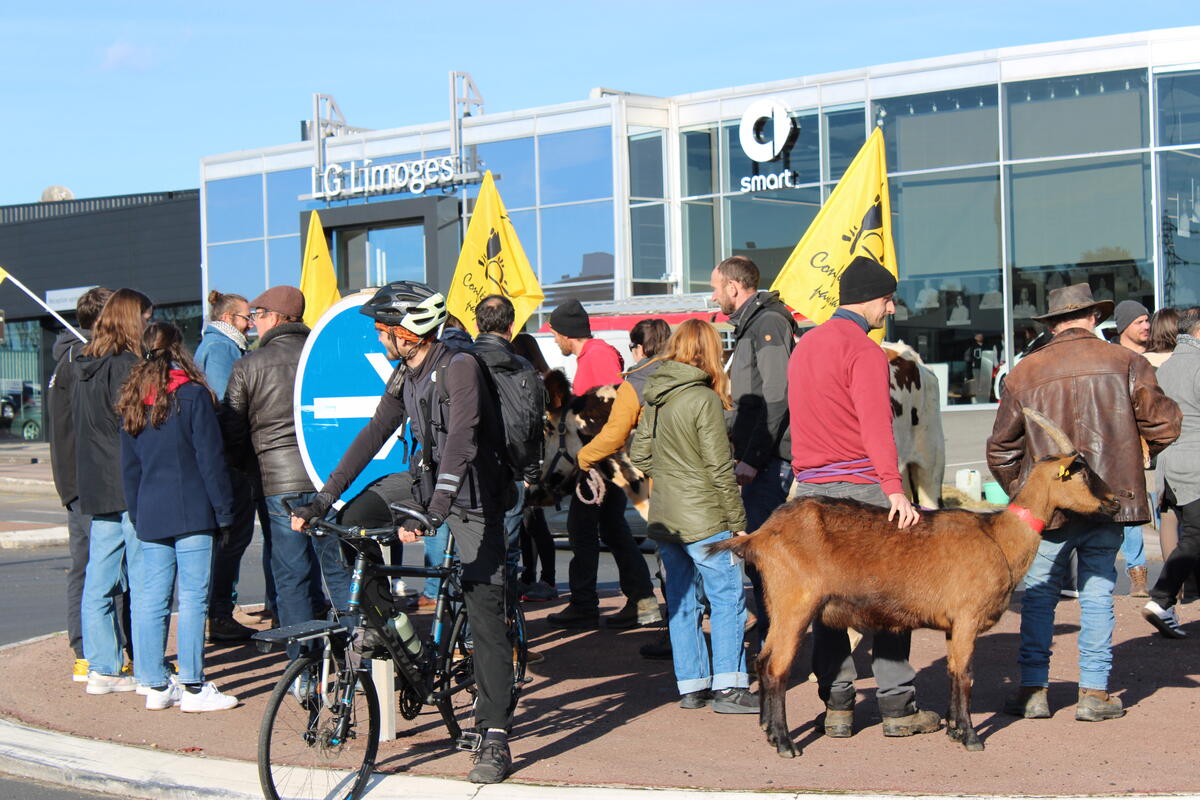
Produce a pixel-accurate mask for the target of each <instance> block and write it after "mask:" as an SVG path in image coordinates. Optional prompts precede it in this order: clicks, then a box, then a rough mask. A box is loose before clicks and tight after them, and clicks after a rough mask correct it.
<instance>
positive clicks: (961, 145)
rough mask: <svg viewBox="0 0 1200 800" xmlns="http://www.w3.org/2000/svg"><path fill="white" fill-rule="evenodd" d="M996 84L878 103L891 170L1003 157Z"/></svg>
mask: <svg viewBox="0 0 1200 800" xmlns="http://www.w3.org/2000/svg"><path fill="white" fill-rule="evenodd" d="M996 95H997V90H996V87H995V86H977V87H975V88H972V89H958V90H956V91H953V92H934V93H931V94H919V95H912V96H909V97H889V98H888V99H886V100H879V101H876V103H875V104H874V111H873V113H872V117H873V119H874V120H875V123H876V124H877V125H880V126H882V127H883V134H884V135H883V140H884V145H885V149H886V151H887V165H888V169H889V170H891V171H893V172H901V171H904V172H909V171H912V170H917V169H932V168H935V167H949V166H953V165H955V164H980V163H983V162H987V161H997V160H999V158H1000V131H999V128H998V124H997V122H998V120H997V114H998V113H999V112H998V111H997V107H996Z"/></svg>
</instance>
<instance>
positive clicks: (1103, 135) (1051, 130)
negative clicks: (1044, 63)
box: [1004, 69, 1149, 158]
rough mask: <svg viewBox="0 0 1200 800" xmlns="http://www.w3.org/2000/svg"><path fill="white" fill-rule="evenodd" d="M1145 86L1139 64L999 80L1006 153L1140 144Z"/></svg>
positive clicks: (1145, 135) (1144, 139)
mask: <svg viewBox="0 0 1200 800" xmlns="http://www.w3.org/2000/svg"><path fill="white" fill-rule="evenodd" d="M1147 88H1148V87H1147V85H1146V71H1145V70H1141V69H1138V70H1123V71H1121V72H1102V73H1098V74H1092V75H1072V76H1070V77H1066V78H1050V79H1047V80H1038V81H1021V82H1019V83H1009V84H1005V86H1004V105H1005V115H1006V117H1007V127H1008V157H1009V158H1039V157H1041V156H1061V155H1069V154H1072V153H1095V152H1103V151H1105V150H1126V149H1129V148H1134V147H1145V146H1146V145H1147V143H1148V142H1149V132H1148V131H1149V117H1148V114H1147V108H1148V102H1149V93H1148V91H1147Z"/></svg>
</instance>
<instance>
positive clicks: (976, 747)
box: [963, 739, 983, 753]
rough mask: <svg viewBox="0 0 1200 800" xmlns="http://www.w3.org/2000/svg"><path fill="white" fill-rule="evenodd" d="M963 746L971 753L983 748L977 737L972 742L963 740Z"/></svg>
mask: <svg viewBox="0 0 1200 800" xmlns="http://www.w3.org/2000/svg"><path fill="white" fill-rule="evenodd" d="M963 747H965V748H967V749H968V750H970V751H971V752H972V753H978V752H980V751H981V750H983V742H981V741H979V740H978V739H976V740H975V741H973V742H972V741H966V742H963Z"/></svg>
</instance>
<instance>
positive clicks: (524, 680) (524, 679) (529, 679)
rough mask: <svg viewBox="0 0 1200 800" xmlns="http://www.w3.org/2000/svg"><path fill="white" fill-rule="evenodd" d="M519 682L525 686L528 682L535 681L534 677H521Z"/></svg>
mask: <svg viewBox="0 0 1200 800" xmlns="http://www.w3.org/2000/svg"><path fill="white" fill-rule="evenodd" d="M517 682H518V683H520V684H521V685H522V686H524V685H525V684H527V683H533V678H521V680H519V681H517Z"/></svg>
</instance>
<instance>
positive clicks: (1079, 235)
mask: <svg viewBox="0 0 1200 800" xmlns="http://www.w3.org/2000/svg"><path fill="white" fill-rule="evenodd" d="M1009 182H1010V186H1009V192H1010V197H1011V203H1010V211H1009V219H1010V225H1009V229H1010V231H1011V244H1010V247H1009V260H1010V262H1011V266H1012V267H1013V284H1012V285H1013V306H1014V307H1013V320H1014V324H1015V325H1016V326H1017V328H1018V330H1019V329H1020V328H1021V327H1023V326H1025V325H1029V324H1030V323H1029V319H1030V318H1031V317H1033V316H1035V315H1036V314H1039V313H1043V312H1044V310H1045V308H1046V294H1047V292H1049V291H1050V290H1051V289H1056V288H1059V287H1061V286H1065V285H1069V284H1073V283H1090V284H1091V286H1092V294H1093V296H1094V297H1096V298H1097V299H1099V300H1117V301H1120V300H1124V299H1126V298H1132V299H1134V300H1139V301H1141V302H1142V303H1144V304H1145V305H1147V306H1149V307H1153V305H1154V284H1153V282H1152V281H1153V264H1152V260H1151V249H1152V246H1151V232H1150V225H1149V219H1148V215H1147V214H1146V209H1148V208H1149V207H1150V170H1149V158H1148V157H1147V156H1142V155H1135V156H1113V157H1109V158H1089V159H1082V160H1079V161H1070V162H1057V163H1053V164H1020V165H1014V166H1012V167H1010V168H1009ZM1021 344H1022V340H1021V339H1020V338H1018V339H1017V341H1016V342H1015V343H1014V349H1020V345H1021Z"/></svg>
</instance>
